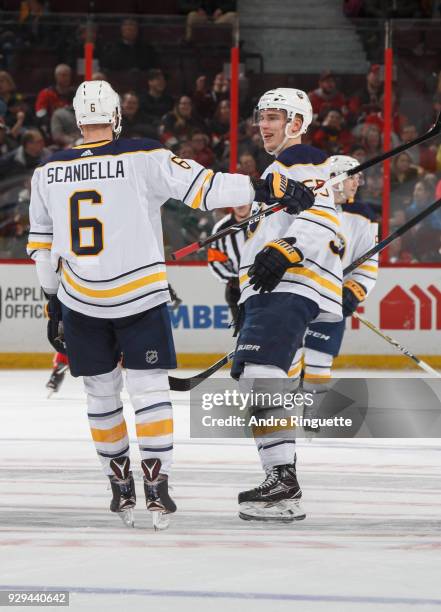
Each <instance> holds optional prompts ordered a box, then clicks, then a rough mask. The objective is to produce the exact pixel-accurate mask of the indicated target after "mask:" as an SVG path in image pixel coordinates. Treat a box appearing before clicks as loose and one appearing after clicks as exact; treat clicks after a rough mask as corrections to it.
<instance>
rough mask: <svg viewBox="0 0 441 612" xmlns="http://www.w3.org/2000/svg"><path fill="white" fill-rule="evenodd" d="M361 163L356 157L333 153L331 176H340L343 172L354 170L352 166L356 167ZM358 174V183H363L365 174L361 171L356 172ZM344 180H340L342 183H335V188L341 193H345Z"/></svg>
mask: <svg viewBox="0 0 441 612" xmlns="http://www.w3.org/2000/svg"><path fill="white" fill-rule="evenodd" d="M359 165H360V162H359V161H358V160H356V159H355V157H350V156H349V155H333V156H332V157H331V166H330V167H331V172H330V174H331V178H332V177H334V176H338V175H339V174H342V173H343V172H347V171H348V170H352V168H356V167H357V166H359ZM355 176H358V184H359V185H362V184H363V175H362V173H361V172H359V173H358V174H356V175H355ZM343 183H344V180H343V181H340V183H336V184H335V185H333V189H334V190H335V191H338V192H339V193H341V194H343V193H344V189H343V188H344V185H343Z"/></svg>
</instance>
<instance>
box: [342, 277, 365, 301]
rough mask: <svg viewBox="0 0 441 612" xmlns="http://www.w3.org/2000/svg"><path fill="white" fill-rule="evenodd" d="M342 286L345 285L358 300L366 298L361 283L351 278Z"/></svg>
mask: <svg viewBox="0 0 441 612" xmlns="http://www.w3.org/2000/svg"><path fill="white" fill-rule="evenodd" d="M343 287H347V288H348V289H349V290H350V291H352V293H353V294H354V295H355V297H356V298H357V300H358V301H359V302H362V301H363V300H364V299H365V298H366V291H365V290H364V289H363V287H362V286H361V285H359V284H358V283H356V282H355V281H353V280H347V281H346V282H345V283H344V285H343Z"/></svg>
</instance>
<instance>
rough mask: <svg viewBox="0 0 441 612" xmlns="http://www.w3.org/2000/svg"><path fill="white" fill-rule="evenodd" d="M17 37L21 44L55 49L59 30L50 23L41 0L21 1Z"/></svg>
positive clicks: (46, 10) (44, 4)
mask: <svg viewBox="0 0 441 612" xmlns="http://www.w3.org/2000/svg"><path fill="white" fill-rule="evenodd" d="M18 37H19V38H20V40H21V43H22V45H23V44H24V45H25V46H28V47H32V48H33V49H35V48H43V49H55V48H56V47H57V45H58V41H59V30H58V29H57V27H56V26H55V24H53V23H51V17H50V16H48V9H47V6H46V3H45V2H44V1H43V0H25V1H24V2H22V3H21V7H20V16H19V28H18Z"/></svg>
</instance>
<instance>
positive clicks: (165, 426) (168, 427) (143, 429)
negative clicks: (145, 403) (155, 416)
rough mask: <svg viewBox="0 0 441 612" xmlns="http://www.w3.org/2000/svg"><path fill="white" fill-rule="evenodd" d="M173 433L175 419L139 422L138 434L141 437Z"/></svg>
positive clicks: (137, 426)
mask: <svg viewBox="0 0 441 612" xmlns="http://www.w3.org/2000/svg"><path fill="white" fill-rule="evenodd" d="M172 433H173V419H164V420H162V421H154V422H153V423H138V424H137V425H136V435H137V436H138V437H139V438H143V437H148V436H166V435H168V434H172Z"/></svg>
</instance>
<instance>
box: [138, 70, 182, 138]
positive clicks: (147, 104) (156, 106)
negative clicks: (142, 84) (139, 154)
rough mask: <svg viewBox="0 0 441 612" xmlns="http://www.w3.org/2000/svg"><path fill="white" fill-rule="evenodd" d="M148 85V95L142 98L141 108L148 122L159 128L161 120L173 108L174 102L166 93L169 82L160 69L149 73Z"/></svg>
mask: <svg viewBox="0 0 441 612" xmlns="http://www.w3.org/2000/svg"><path fill="white" fill-rule="evenodd" d="M147 84H148V90H147V93H146V94H145V95H144V96H142V97H141V108H142V111H143V112H144V113H145V115H146V117H147V120H148V121H149V122H150V123H151V124H152V126H154V127H156V128H157V127H159V124H160V122H161V118H162V117H163V116H164V115H165V114H166V113H168V112H169V111H171V109H172V108H173V106H174V100H173V98H172V96H171V95H170V94H168V93H167V92H166V87H167V82H166V80H165V77H164V73H163V72H162V70H160V69H159V68H152V69H151V70H149V71H148V72H147Z"/></svg>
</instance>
